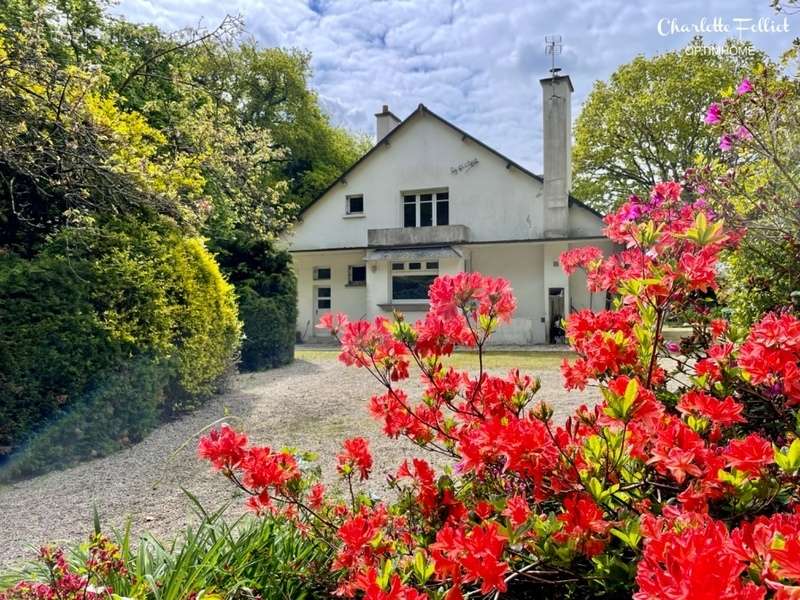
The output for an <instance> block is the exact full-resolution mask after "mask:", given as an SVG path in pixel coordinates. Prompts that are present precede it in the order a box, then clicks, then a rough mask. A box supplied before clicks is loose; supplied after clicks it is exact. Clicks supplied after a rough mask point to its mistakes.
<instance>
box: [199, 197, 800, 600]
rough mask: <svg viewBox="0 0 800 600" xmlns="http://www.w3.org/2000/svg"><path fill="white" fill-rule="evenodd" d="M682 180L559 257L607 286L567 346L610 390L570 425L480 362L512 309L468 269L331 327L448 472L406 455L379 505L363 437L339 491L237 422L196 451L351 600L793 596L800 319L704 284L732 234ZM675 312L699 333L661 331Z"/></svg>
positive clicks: (379, 404) (533, 386)
mask: <svg viewBox="0 0 800 600" xmlns="http://www.w3.org/2000/svg"><path fill="white" fill-rule="evenodd" d="M681 195H682V189H681V187H680V185H678V184H676V183H663V184H658V185H657V186H656V187H655V188H654V190H653V192H652V194H651V196H650V197H649V198H648V199H647V200H644V201H642V200H638V199H632V200H630V201H629V202H627V203H625V204H624V205H623V206H622V207H621V208H620V210H619V211H617V212H616V213H614V214H612V215H609V216H608V217H606V235H607V236H608V237H609V238H610V239H611V240H612V241H614V242H616V243H617V244H619V245H620V246H621V247H622V248H625V249H624V250H623V251H621V252H620V253H619V254H617V255H614V256H611V257H609V258H603V256H602V254H601V253H600V251H599V250H597V249H586V248H579V249H576V250H572V251H569V252H567V253H565V254H564V255H563V256H562V265H563V266H564V268H565V270H567V271H568V272H572V271H574V270H575V269H578V268H583V269H585V270H586V271H587V281H588V285H589V287H590V289H591V290H592V291H601V290H607V291H609V292H610V293H611V294H613V297H614V301H613V304H612V306H611V308H609V309H607V310H602V311H598V312H593V311H591V310H588V309H587V310H582V311H578V312H576V313H573V314H571V315H570V316H569V317H568V318H567V320H566V322H565V329H566V333H567V337H568V339H569V341H570V343H571V345H572V347H573V349H574V350H575V352H576V353H577V355H578V358H577V359H576V360H574V361H572V362H569V361H566V360H565V361H564V364H563V366H562V372H563V374H564V378H565V386H566V387H567V389H575V388H583V387H585V386H586V385H590V384H591V385H596V386H597V387H598V388H599V391H600V393H601V396H602V400H601V401H600V402H599V403H598V404H597V405H596V406H595V407H593V408H587V407H586V406H582V407H580V408H579V409H578V410H577V411H576V412H575V414H574V415H573V416H571V417H570V418H568V419H567V420H566V422H565V423H564V424H563V425H560V426H559V425H556V424H554V423H553V422H552V415H553V411H552V409H551V408H550V407H549V406H547V404H545V403H544V402H540V403H534V398H535V395H536V393H537V391H538V389H539V382H538V380H537V379H536V378H535V377H532V376H530V375H525V374H522V373H520V372H519V371H517V370H512V371H511V372H510V373H509V375H508V376H506V377H498V376H494V375H490V374H489V373H487V372H486V371H485V369H484V365H483V362H482V357H483V349H484V346H485V344H486V343H487V340H488V339H490V338H491V336H492V335H493V333H494V332H495V331H496V330H497V328H498V327H500V326H502V324H503V323H505V322H508V321H509V320H510V319H511V315H512V314H513V311H514V309H515V301H514V298H513V295H512V293H511V289H510V287H509V285H508V282H507V281H505V280H502V279H495V278H492V277H483V276H481V275H480V274H478V273H459V274H457V275H453V276H450V275H445V276H441V277H439V278H438V279H437V280H436V281H435V282H434V283H433V285H432V286H431V289H430V292H429V296H430V305H431V307H430V311H429V313H428V314H427V316H426V317H425V319H424V320H422V321H420V322H417V323H416V324H414V325H412V324H410V323H408V322H406V321H405V320H404V319H403V318H402V315H396V316H395V319H394V321H389V320H387V319H385V318H382V317H379V318H378V319H376V320H375V321H374V322H365V321H359V322H353V323H351V322H348V320H347V318H346V317H345V316H344V315H332V314H328V315H326V316H325V317H323V319H322V321H321V323H320V326H322V327H325V328H327V329H329V330H330V331H331V333H332V334H333V335H336V336H337V337H338V338H339V339H340V341H341V343H342V351H341V354H340V360H342V361H343V362H344V363H345V364H347V365H352V366H355V367H359V368H364V369H366V370H367V371H368V372H369V373H370V374H371V375H372V376H373V377H374V378H375V379H376V380H377V381H379V382H380V384H381V385H382V386H383V388H384V389H383V393H380V394H376V395H375V396H373V397H372V398H371V400H370V403H369V407H370V411H371V412H372V413H373V415H375V416H376V417H377V418H378V419H379V420H380V421H382V423H383V428H384V432H385V433H386V434H387V435H388V436H389V437H392V438H396V437H405V438H408V439H409V440H410V441H412V442H413V443H415V444H416V445H418V446H419V447H422V448H425V449H428V450H430V451H432V452H434V453H436V454H437V455H440V458H441V459H442V460H445V459H447V458H449V459H450V460H451V461H452V463H451V466H450V467H446V468H445V469H444V470H443V471H442V472H441V473H437V472H436V471H435V469H434V468H433V467H432V466H431V465H430V464H429V463H428V462H427V461H426V460H422V459H417V458H415V459H413V460H407V461H405V462H404V463H403V464H402V465H401V466H400V468H399V469H398V471H397V473H396V475H395V476H393V477H391V478H390V483H391V484H392V486H393V487H394V489H395V490H396V492H397V499H396V500H395V501H393V502H391V503H387V502H383V501H380V500H376V499H373V498H370V497H369V496H367V495H366V494H364V493H356V491H355V488H356V486H357V483H358V481H359V480H361V479H364V478H365V477H367V476H369V472H370V469H371V457H370V455H369V451H368V447H367V446H366V443H365V441H364V440H362V439H359V438H356V439H353V440H348V441H346V442H345V444H344V447H343V450H342V452H341V454H340V455H339V456H337V468H338V470H339V472H340V473H341V475H342V477H343V478H344V479H345V481H346V483H347V486H348V489H349V490H350V497H349V498H348V499H346V500H344V499H341V498H336V497H335V496H332V495H330V494H328V492H327V491H326V490H325V488H324V487H323V486H322V484H320V483H319V482H318V480H317V477H316V475H315V473H314V472H312V471H310V470H307V469H306V468H305V466H304V465H305V459H304V458H303V457H301V456H299V455H297V453H296V452H294V451H293V450H290V449H284V450H273V449H270V448H267V447H258V446H252V445H250V443H249V440H248V439H247V437H246V436H245V435H244V434H240V433H238V432H236V431H234V430H232V429H231V428H230V427H228V426H223V427H221V429H219V430H215V431H212V432H211V433H210V434H209V435H208V436H206V437H204V438H203V439H201V442H200V446H199V452H200V455H201V456H202V457H203V458H205V459H207V460H209V461H210V463H211V465H212V466H213V467H214V468H215V469H216V470H218V471H220V472H221V473H222V474H223V475H224V476H225V477H227V478H228V479H230V480H231V481H232V482H233V483H234V484H235V485H236V486H237V488H238V489H243V490H246V491H247V492H249V494H250V498H249V499H248V505H249V506H250V507H251V508H252V509H253V510H255V511H256V512H258V513H260V514H283V515H286V516H288V517H290V518H293V519H294V520H295V522H296V523H297V526H298V528H300V529H301V530H302V531H306V532H307V533H308V535H310V536H312V537H313V538H314V539H316V538H319V539H324V540H326V541H327V542H328V543H329V544H331V546H333V547H334V548H335V554H334V557H333V562H332V565H331V570H332V571H333V572H335V573H336V575H337V580H338V585H337V588H336V593H338V594H340V595H343V596H346V597H352V596H358V597H363V598H365V599H369V600H377V599H383V600H386V599H393V600H421V599H424V598H428V599H437V600H442V599H446V600H456V599H460V598H464V597H466V596H467V595H477V594H493V595H494V596H493V597H500V596H501V595H502V594H505V596H503V597H510V598H513V597H519V596H517V594H529V593H530V594H533V593H534V592H535V595H537V597H542V596H545V597H580V598H585V597H589V596H595V597H609V598H611V597H620V596H622V595H626V594H628V595H629V594H631V593H632V592H633V593H634V594H633V595H634V597H635V598H637V600H647V599H650V598H653V599H656V598H658V599H663V598H675V599H678V598H685V599H688V598H693V599H694V598H730V599H733V598H737V599H738V598H746V599H762V598H766V597H767V596H769V597H770V598H783V599H788V598H790V597H794V595H795V594H796V592H797V590H798V588H800V568H798V566H799V565H798V563H797V557H798V556H800V552H799V551H800V513H798V512H797V511H796V510H795V507H796V506H797V504H798V501H800V497H798V490H800V487H799V486H798V479H797V478H798V476H799V475H800V439H799V438H798V411H797V407H798V405H800V318H798V316H797V315H794V314H792V313H790V312H782V313H776V314H772V315H770V316H768V317H766V318H764V319H763V320H762V321H761V322H760V323H759V324H758V325H756V326H754V327H753V328H752V329H750V330H746V329H741V330H740V329H737V328H736V327H732V326H731V325H730V324H729V323H728V322H727V321H725V320H724V319H721V318H719V314H718V313H719V309H718V307H715V304H714V302H713V296H712V295H710V293H711V292H713V291H714V290H715V289H716V288H717V286H718V282H717V266H718V263H719V259H720V255H721V254H722V252H724V251H727V250H728V249H730V248H731V247H732V246H734V245H735V244H736V242H737V241H738V239H739V237H740V233H738V232H734V231H728V230H726V229H725V228H724V227H723V223H722V222H721V221H720V220H718V219H717V218H716V217H715V215H714V214H713V212H712V211H711V210H710V209H709V208H708V204H707V203H706V202H705V201H703V200H698V201H696V202H694V203H692V204H687V203H685V202H684V201H683V200H682V199H681ZM672 317H675V318H678V319H680V320H685V321H687V322H689V323H691V324H692V329H693V332H694V333H693V335H692V336H690V337H688V338H685V339H684V340H682V341H681V342H680V343H677V342H671V341H666V340H665V339H664V336H663V332H662V330H663V326H664V323H665V321H666V320H667V319H669V318H672ZM458 345H465V346H470V347H473V348H475V349H476V350H477V354H478V365H477V370H476V371H471V372H470V371H457V370H455V369H452V368H447V367H445V366H444V365H443V359H444V358H445V357H447V356H448V355H449V354H450V353H452V352H453V350H454V348H455V347H456V346H458ZM412 365H413V366H414V368H416V369H418V370H419V371H420V373H421V378H422V382H423V393H422V398H421V400H420V401H416V402H414V401H412V400H411V399H410V398H409V395H408V393H407V392H406V391H405V390H403V389H402V388H401V387H399V386H401V385H402V382H404V381H406V380H407V379H409V377H410V370H411V368H412ZM327 572H328V571H327V570H326V571H325V573H327Z"/></svg>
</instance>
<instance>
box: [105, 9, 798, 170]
mask: <svg viewBox="0 0 800 600" xmlns="http://www.w3.org/2000/svg"><path fill="white" fill-rule="evenodd" d="M769 4H770V2H769V0H717V1H697V0H675V1H665V0H661V1H659V0H639V1H631V0H533V1H528V2H523V1H521V0H518V1H511V0H508V1H487V0H442V1H440V0H119V4H118V5H117V6H116V7H115V8H114V11H115V12H117V13H120V14H122V15H124V16H125V17H126V18H128V19H130V20H133V21H141V22H152V23H155V24H157V25H159V26H161V27H163V28H165V29H167V30H175V29H179V28H181V27H185V26H187V25H198V24H202V25H206V26H209V27H213V26H214V25H215V24H217V23H218V22H219V21H220V20H221V19H222V18H223V17H224V16H225V14H226V13H229V14H238V15H241V16H242V17H243V18H244V20H245V23H246V27H247V34H248V35H250V36H252V37H254V38H255V39H256V40H258V41H259V42H260V43H262V44H264V45H268V46H283V47H297V48H304V49H307V50H309V51H311V53H312V55H313V61H312V65H313V69H314V75H313V80H312V85H313V87H314V88H315V89H316V91H317V93H318V94H319V96H320V98H321V101H322V103H323V106H324V107H325V109H326V110H327V111H328V112H329V114H330V115H331V117H332V119H333V121H334V122H335V123H336V124H339V125H343V126H346V127H348V128H350V129H352V130H354V131H360V132H364V133H369V134H370V135H372V134H373V133H374V117H373V115H374V113H375V112H377V111H378V110H379V109H380V107H381V105H382V104H388V105H389V107H390V108H391V110H392V111H393V112H394V113H395V114H397V115H398V116H399V117H401V118H404V117H405V116H406V115H408V114H409V113H410V112H411V111H412V110H413V109H414V108H415V107H416V106H417V105H418V104H419V103H420V102H422V103H424V104H426V105H427V106H429V107H430V108H431V109H432V110H434V111H435V112H437V113H439V114H440V115H442V116H443V117H445V118H447V119H449V120H451V121H453V122H454V123H455V124H456V125H458V126H459V127H461V128H462V129H465V130H466V131H468V132H470V133H471V134H472V135H474V136H476V137H477V138H479V139H481V140H482V141H484V142H486V143H487V144H489V145H491V146H493V147H495V148H496V149H497V150H499V151H501V152H503V153H504V154H507V155H508V156H510V157H511V158H513V159H515V160H518V161H519V162H521V163H522V164H524V165H526V166H528V167H529V168H532V169H533V170H535V171H537V172H540V171H541V89H540V86H539V82H538V80H539V79H540V78H541V77H543V76H546V74H547V69H548V68H549V66H550V62H549V61H550V59H549V57H547V56H546V55H545V52H544V36H545V35H548V34H554V33H555V34H561V36H562V38H563V53H562V55H561V56H560V57H559V59H558V62H559V65H560V66H561V67H562V68H563V69H564V72H565V73H568V74H569V75H570V76H571V78H572V81H573V84H574V86H575V96H574V98H573V116H575V115H577V114H578V111H579V109H580V103H581V102H582V101H583V99H584V98H585V97H586V95H587V94H588V92H589V91H590V90H591V87H592V84H593V82H594V81H595V80H597V79H605V78H607V77H608V76H609V75H610V74H611V73H612V72H613V71H614V69H615V68H616V67H617V66H618V65H620V64H622V63H625V62H628V61H629V60H631V59H632V58H633V57H634V56H636V55H637V54H645V55H652V54H655V53H658V52H662V51H665V50H670V49H675V48H681V47H683V46H684V45H686V43H688V42H689V41H690V40H691V38H692V36H693V34H692V33H686V32H682V31H674V29H675V28H677V29H679V30H680V29H681V28H685V27H688V28H691V27H693V26H697V27H699V26H701V19H702V18H704V17H705V19H706V25H707V26H708V27H713V25H714V19H717V23H718V24H719V25H721V26H727V27H728V28H729V33H728V34H725V33H710V34H706V35H705V36H704V37H705V39H706V41H707V42H709V43H714V42H716V43H719V42H721V41H722V40H724V39H725V37H727V36H734V37H736V36H741V37H743V38H744V39H748V40H750V41H752V42H753V43H754V44H755V45H756V46H757V47H760V48H763V49H764V50H766V51H768V52H769V53H770V54H771V55H773V56H777V55H778V54H779V53H780V52H782V51H783V50H785V49H787V48H788V47H789V46H790V45H791V41H792V39H794V38H795V37H798V36H800V15H789V16H788V17H787V19H788V28H789V31H788V32H776V31H764V32H750V31H747V32H737V31H736V29H737V28H743V27H745V26H751V25H752V26H754V25H757V23H758V20H759V19H760V18H772V19H774V20H775V23H777V24H779V25H780V26H783V25H784V24H783V16H777V15H775V14H774V13H773V12H772V10H771V9H770V6H769ZM673 19H674V21H673ZM737 19H751V21H743V20H737ZM659 23H660V24H661V31H660V32H659ZM673 23H674V25H673ZM762 28H763V27H762ZM767 28H769V27H767ZM662 34H664V35H662Z"/></svg>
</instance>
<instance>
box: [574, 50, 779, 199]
mask: <svg viewBox="0 0 800 600" xmlns="http://www.w3.org/2000/svg"><path fill="white" fill-rule="evenodd" d="M725 49H726V52H725V53H713V52H709V51H708V49H707V48H706V47H704V46H703V43H702V40H701V39H699V38H698V39H695V40H694V41H693V42H692V43H691V44H689V45H688V46H687V47H686V48H683V49H682V50H678V51H674V52H667V53H664V54H660V55H657V56H654V57H652V58H647V57H644V56H638V57H636V58H635V59H634V60H633V61H631V62H630V63H628V64H625V65H622V66H621V67H619V68H618V69H617V70H616V71H615V72H614V74H613V75H611V78H610V79H609V80H608V81H607V82H606V81H598V82H596V83H595V85H594V88H593V89H592V92H591V93H590V94H589V96H588V98H587V99H586V102H585V103H584V105H583V109H582V110H581V113H580V115H579V116H578V119H577V121H576V123H575V145H574V149H573V169H574V184H573V191H574V193H575V195H576V196H577V197H579V198H581V199H582V200H584V201H585V202H587V203H588V204H590V205H592V206H594V207H595V208H597V209H598V210H600V211H603V212H608V211H610V210H612V209H613V208H615V207H616V206H617V205H618V204H619V203H620V202H621V201H623V200H624V199H625V198H626V197H627V196H628V195H630V194H632V193H634V194H640V195H641V194H647V193H648V192H649V190H650V189H651V188H652V186H653V185H654V184H655V183H657V182H659V181H666V180H671V179H679V178H681V177H682V176H683V173H684V172H685V171H686V169H688V168H690V167H691V166H692V165H693V164H694V162H695V159H696V158H697V156H698V155H708V154H711V153H713V152H715V151H716V146H717V138H716V136H714V135H713V134H712V133H711V132H709V131H708V129H707V128H705V127H703V123H702V119H703V115H704V114H705V110H706V107H707V106H708V105H709V103H711V102H712V101H713V100H714V99H715V98H717V97H718V96H719V95H720V93H721V92H722V91H723V90H725V89H727V88H730V87H731V86H733V85H734V84H735V83H736V82H737V81H739V79H741V76H742V73H745V72H748V71H749V70H750V69H751V68H752V66H753V65H754V64H757V63H759V62H763V61H764V60H765V58H764V55H763V53H761V52H759V51H756V50H755V49H753V48H752V46H750V45H749V44H740V43H737V42H733V41H729V42H728V43H727V44H726V46H725Z"/></svg>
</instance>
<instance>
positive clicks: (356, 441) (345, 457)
mask: <svg viewBox="0 0 800 600" xmlns="http://www.w3.org/2000/svg"><path fill="white" fill-rule="evenodd" d="M343 446H344V451H343V452H342V453H341V454H339V455H338V456H337V457H336V460H337V461H338V463H339V466H338V467H337V469H338V471H339V473H342V474H343V475H346V476H350V475H351V474H352V473H354V472H356V471H358V474H359V477H360V478H361V480H362V481H363V480H365V479H367V478H368V477H369V472H370V470H371V469H372V455H370V453H369V444H368V443H367V440H365V439H364V438H361V437H357V438H352V439H349V440H345V441H344V444H343Z"/></svg>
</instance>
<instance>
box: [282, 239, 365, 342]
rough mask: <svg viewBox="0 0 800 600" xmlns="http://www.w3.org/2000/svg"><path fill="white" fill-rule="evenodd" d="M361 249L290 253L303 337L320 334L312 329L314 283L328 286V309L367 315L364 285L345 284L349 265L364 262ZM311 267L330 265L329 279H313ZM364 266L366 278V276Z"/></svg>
mask: <svg viewBox="0 0 800 600" xmlns="http://www.w3.org/2000/svg"><path fill="white" fill-rule="evenodd" d="M364 254H365V253H364V251H363V250H361V251H355V252H301V253H296V254H294V255H293V259H294V260H293V262H294V269H295V273H296V274H297V308H298V316H297V331H299V332H300V334H301V335H302V336H303V337H304V338H308V337H313V336H319V335H321V333H322V332H321V331H320V330H319V329H315V328H314V326H315V325H316V324H317V320H316V319H315V318H314V289H313V288H314V286H315V285H319V286H330V288H331V312H343V313H345V314H347V315H348V317H350V318H351V319H362V318H364V317H365V316H366V315H367V288H366V286H348V285H347V277H348V268H347V267H348V266H350V265H364V264H365V262H364ZM314 267H330V268H331V279H330V281H314V279H313V270H314ZM369 275H370V273H369V269H367V279H369Z"/></svg>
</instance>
